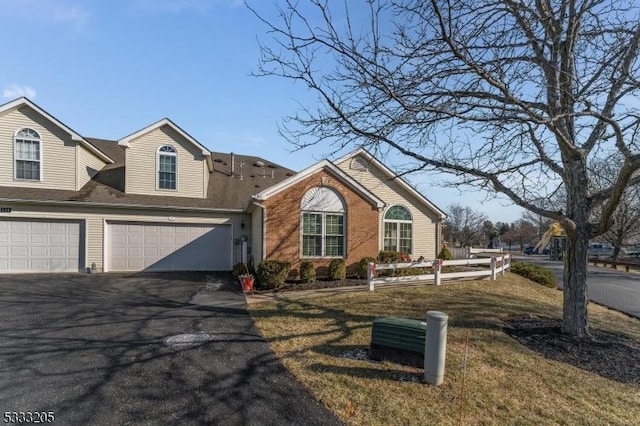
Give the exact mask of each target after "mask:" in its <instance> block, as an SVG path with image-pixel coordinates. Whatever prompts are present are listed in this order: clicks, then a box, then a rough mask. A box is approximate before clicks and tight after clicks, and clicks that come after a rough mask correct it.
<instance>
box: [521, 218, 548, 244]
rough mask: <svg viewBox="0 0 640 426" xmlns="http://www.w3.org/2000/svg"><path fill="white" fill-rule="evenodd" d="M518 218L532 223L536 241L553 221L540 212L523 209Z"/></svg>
mask: <svg viewBox="0 0 640 426" xmlns="http://www.w3.org/2000/svg"><path fill="white" fill-rule="evenodd" d="M520 220H524V221H526V222H529V223H530V224H532V225H533V227H534V228H535V232H536V237H537V241H535V242H538V241H540V240H541V239H542V235H544V233H545V232H547V231H548V230H549V226H551V224H552V223H553V220H551V219H549V218H548V217H544V216H542V215H540V214H536V213H533V212H530V211H525V212H523V213H522V215H521V217H520Z"/></svg>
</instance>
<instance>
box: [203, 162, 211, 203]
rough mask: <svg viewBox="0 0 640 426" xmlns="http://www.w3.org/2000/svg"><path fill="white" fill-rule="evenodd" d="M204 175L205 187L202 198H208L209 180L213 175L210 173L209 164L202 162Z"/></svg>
mask: <svg viewBox="0 0 640 426" xmlns="http://www.w3.org/2000/svg"><path fill="white" fill-rule="evenodd" d="M202 173H203V177H204V186H203V187H202V198H207V190H208V188H209V178H210V177H211V173H210V172H209V166H207V162H206V161H203V162H202Z"/></svg>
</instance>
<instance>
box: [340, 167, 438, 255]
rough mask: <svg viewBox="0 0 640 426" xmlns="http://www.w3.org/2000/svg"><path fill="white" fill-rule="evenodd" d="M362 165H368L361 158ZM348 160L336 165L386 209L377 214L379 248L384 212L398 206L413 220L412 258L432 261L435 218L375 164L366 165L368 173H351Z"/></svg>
mask: <svg viewBox="0 0 640 426" xmlns="http://www.w3.org/2000/svg"><path fill="white" fill-rule="evenodd" d="M364 163H367V161H366V159H364ZM350 165H351V158H347V159H346V160H344V161H342V162H341V163H338V164H337V166H338V167H339V168H340V169H342V170H343V171H344V172H345V173H347V174H348V175H349V176H351V177H352V178H354V179H355V180H356V181H358V182H359V183H360V184H362V185H363V186H365V187H366V188H367V189H368V190H369V191H371V192H373V193H374V194H375V195H376V196H377V197H378V198H380V199H381V200H382V201H384V202H385V204H386V207H385V209H384V210H383V211H382V212H380V220H379V231H380V233H379V235H380V241H378V244H379V247H380V249H382V247H383V245H382V239H383V238H384V228H383V219H384V214H385V212H386V211H387V209H388V208H389V207H391V206H393V205H401V206H404V207H406V208H408V209H409V211H410V212H411V216H412V218H413V228H412V229H413V252H412V254H411V257H413V258H417V257H420V256H424V257H425V258H426V259H434V258H435V256H436V254H437V253H436V250H437V239H438V235H437V228H438V216H437V214H436V213H435V212H433V211H432V210H431V209H430V208H428V207H427V206H426V205H424V203H422V202H421V201H420V200H419V199H417V198H416V197H415V196H414V195H412V194H411V193H409V192H408V191H407V190H405V189H404V188H402V187H401V186H400V185H399V184H398V182H396V181H395V180H389V178H388V176H387V175H386V174H385V173H383V172H382V171H381V170H379V169H378V168H377V167H376V166H375V165H373V164H369V165H368V168H367V170H353V169H351V167H350Z"/></svg>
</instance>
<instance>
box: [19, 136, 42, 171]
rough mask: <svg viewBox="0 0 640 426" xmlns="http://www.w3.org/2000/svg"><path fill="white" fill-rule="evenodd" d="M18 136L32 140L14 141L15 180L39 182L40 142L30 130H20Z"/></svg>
mask: <svg viewBox="0 0 640 426" xmlns="http://www.w3.org/2000/svg"><path fill="white" fill-rule="evenodd" d="M18 136H22V137H29V138H33V140H32V139H16V141H15V156H16V158H15V169H16V179H29V180H40V141H39V140H38V139H37V138H38V137H39V136H38V134H37V133H36V132H35V131H33V130H31V129H22V130H21V131H20V132H18Z"/></svg>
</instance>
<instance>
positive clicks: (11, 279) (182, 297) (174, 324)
mask: <svg viewBox="0 0 640 426" xmlns="http://www.w3.org/2000/svg"><path fill="white" fill-rule="evenodd" d="M205 281H207V280H206V277H205V275H202V274H173V275H170V274H150V275H147V274H140V275H133V276H125V275H110V274H106V275H46V276H45V275H21V276H15V275H14V276H0V412H2V414H4V412H6V411H10V412H12V411H15V412H20V411H22V412H29V411H30V412H36V411H37V412H42V411H52V412H53V413H54V415H55V420H56V421H55V424H64V425H87V424H89V425H94V424H97V425H102V424H104V425H115V424H119V425H127V424H148V425H169V424H170V425H176V424H214V425H215V424H221V425H222V424H224V425H251V424H255V425H258V424H259V425H268V424H273V425H275V424H278V425H282V424H304V425H310V424H339V422H338V420H337V419H336V418H335V417H334V416H333V415H332V414H330V413H329V412H328V411H326V410H325V409H324V408H323V407H322V406H321V405H320V404H319V403H317V402H316V401H315V400H314V399H313V398H312V397H311V396H310V395H309V394H308V393H307V392H306V391H305V390H304V389H302V388H301V387H300V385H299V384H298V383H297V382H296V381H295V380H293V378H292V377H291V376H290V375H289V374H288V373H287V371H286V370H285V369H284V367H283V366H282V364H281V363H280V362H279V361H278V360H277V359H276V358H275V357H274V355H273V354H272V352H271V351H270V350H269V348H268V346H267V344H266V343H265V342H264V340H263V339H262V338H261V337H260V335H259V333H258V332H257V330H256V329H255V327H254V326H253V323H252V321H251V319H250V317H249V316H248V314H247V312H246V310H245V308H244V298H243V296H242V294H240V293H239V292H238V291H237V290H236V291H230V290H229V289H230V288H231V287H230V286H229V285H228V284H223V283H224V282H225V279H222V278H220V277H218V278H217V279H214V280H211V279H210V280H209V281H210V283H206V282H205ZM226 282H228V279H226ZM184 334H189V335H190V336H184ZM207 339H208V340H207Z"/></svg>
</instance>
